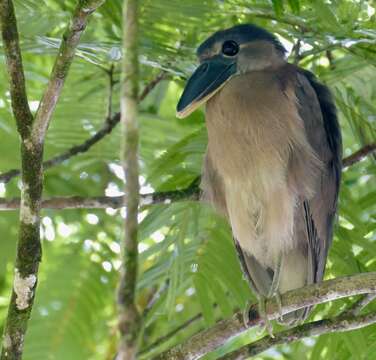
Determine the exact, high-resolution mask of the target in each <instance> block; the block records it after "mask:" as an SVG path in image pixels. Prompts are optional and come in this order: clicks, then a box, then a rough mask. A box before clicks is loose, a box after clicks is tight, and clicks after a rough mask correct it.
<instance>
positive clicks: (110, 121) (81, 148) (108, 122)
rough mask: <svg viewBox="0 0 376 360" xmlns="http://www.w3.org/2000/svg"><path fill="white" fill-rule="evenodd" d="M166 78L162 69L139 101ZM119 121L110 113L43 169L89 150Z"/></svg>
mask: <svg viewBox="0 0 376 360" xmlns="http://www.w3.org/2000/svg"><path fill="white" fill-rule="evenodd" d="M165 78H166V72H165V71H161V72H160V73H159V74H157V76H156V77H155V78H154V79H152V80H151V81H150V82H149V83H148V84H147V85H146V86H145V88H144V90H143V91H142V93H141V94H140V96H139V98H138V101H139V102H141V101H143V100H144V99H145V98H146V97H147V95H149V93H150V92H151V91H152V90H153V89H154V88H155V86H157V85H158V84H159V83H160V82H161V81H162V80H163V79H165ZM119 122H120V112H117V113H115V114H113V115H111V116H110V115H108V117H107V118H106V119H105V121H104V124H103V125H102V127H101V128H100V129H99V130H98V131H97V132H96V133H95V134H94V135H93V136H91V137H90V138H88V139H87V140H85V141H84V142H83V143H82V144H79V145H74V146H72V147H71V148H70V149H68V150H67V151H65V152H63V153H61V154H59V155H57V156H54V157H52V158H51V159H48V160H46V161H44V162H43V170H46V169H49V168H51V167H53V166H56V165H59V164H61V163H62V162H63V161H65V160H68V159H70V158H71V157H73V156H75V155H78V154H82V153H85V152H87V151H89V150H90V148H91V147H92V146H94V145H95V144H97V143H98V142H99V141H101V140H102V139H103V138H104V137H105V136H107V135H109V134H110V133H111V132H112V130H113V129H114V128H115V127H116V125H117V124H118V123H119ZM20 174H21V170H19V169H12V170H9V171H7V172H4V173H2V174H0V182H2V183H4V184H7V183H8V182H9V181H10V180H12V179H13V178H14V177H16V176H19V175H20Z"/></svg>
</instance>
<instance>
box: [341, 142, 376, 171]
mask: <svg viewBox="0 0 376 360" xmlns="http://www.w3.org/2000/svg"><path fill="white" fill-rule="evenodd" d="M375 151H376V144H368V145H365V146H363V147H362V148H361V149H359V150H358V151H356V152H355V153H354V154H351V155H350V156H348V157H346V158H344V159H343V160H342V168H343V169H346V168H348V167H349V166H351V165H354V164H355V163H357V162H359V161H361V160H363V159H364V158H365V157H366V156H368V155H370V154H373V153H374V152H375Z"/></svg>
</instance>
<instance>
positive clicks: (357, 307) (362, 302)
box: [347, 293, 376, 315]
mask: <svg viewBox="0 0 376 360" xmlns="http://www.w3.org/2000/svg"><path fill="white" fill-rule="evenodd" d="M375 299H376V293H371V294H366V295H364V296H362V297H361V298H360V299H359V300H358V301H357V302H356V303H355V304H353V306H351V308H350V309H349V310H348V311H347V312H348V313H350V314H352V315H359V314H360V312H361V311H362V310H363V309H364V308H365V307H366V306H367V305H368V304H370V303H371V302H372V301H373V300H375Z"/></svg>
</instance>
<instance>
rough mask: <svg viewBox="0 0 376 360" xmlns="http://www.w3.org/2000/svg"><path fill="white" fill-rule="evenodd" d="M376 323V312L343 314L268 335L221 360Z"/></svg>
mask: <svg viewBox="0 0 376 360" xmlns="http://www.w3.org/2000/svg"><path fill="white" fill-rule="evenodd" d="M374 323H376V313H375V312H374V313H370V314H367V315H362V316H355V315H349V314H347V313H346V314H342V315H340V316H337V317H335V318H333V319H325V320H319V321H313V322H310V323H307V324H303V325H301V326H297V327H295V328H292V329H288V330H285V331H281V332H278V333H276V334H274V338H272V337H270V336H266V337H264V338H262V339H260V340H258V341H255V342H253V343H252V344H249V345H246V346H243V347H241V348H240V349H238V350H236V351H233V352H231V353H229V354H227V355H225V356H222V357H221V358H220V359H221V360H243V359H248V358H249V357H250V356H255V355H258V354H260V353H262V352H263V351H265V350H267V349H270V348H271V347H273V346H276V345H281V344H288V343H290V342H293V341H297V340H300V339H303V338H305V337H308V336H316V335H323V334H328V333H333V332H345V331H351V330H356V329H360V328H363V327H366V326H369V325H372V324H374Z"/></svg>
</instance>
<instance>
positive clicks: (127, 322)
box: [116, 0, 142, 360]
mask: <svg viewBox="0 0 376 360" xmlns="http://www.w3.org/2000/svg"><path fill="white" fill-rule="evenodd" d="M137 45H138V1H137V0H124V2H123V49H124V54H126V55H125V56H123V62H122V88H121V124H122V139H123V141H122V149H121V158H122V162H123V169H124V174H125V188H124V190H125V196H124V205H125V209H126V214H127V215H126V218H125V223H124V240H123V241H122V266H121V277H120V282H119V288H118V308H119V330H120V335H121V339H120V344H119V351H118V355H117V357H116V358H117V359H118V360H135V359H136V354H137V348H138V339H139V336H140V330H141V329H142V324H141V322H142V319H141V316H140V314H139V312H138V310H137V307H136V284H137V275H138V219H137V217H138V207H139V192H140V184H139V179H138V177H139V167H138V142H139V133H138V120H137V114H138V87H139V81H138V76H139V61H138V46H137Z"/></svg>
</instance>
